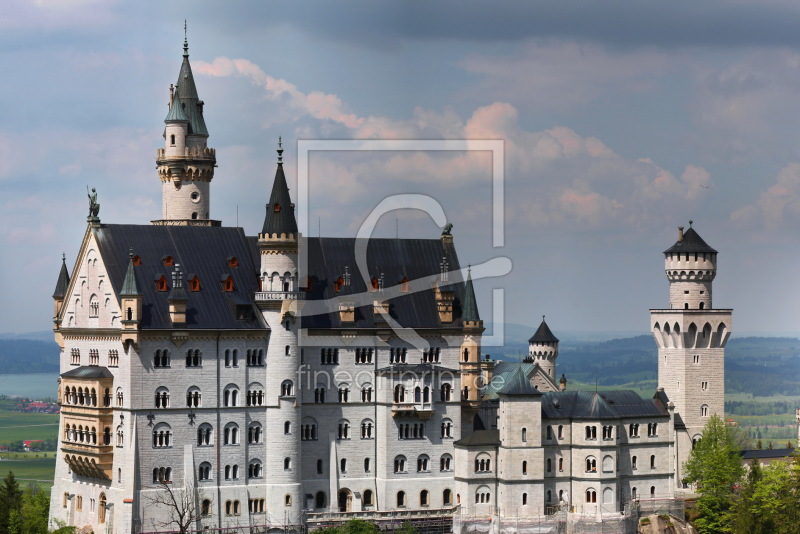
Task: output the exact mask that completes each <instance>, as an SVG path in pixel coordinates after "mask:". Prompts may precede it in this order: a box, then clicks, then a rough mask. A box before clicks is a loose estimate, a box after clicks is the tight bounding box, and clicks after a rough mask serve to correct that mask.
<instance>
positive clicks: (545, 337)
mask: <svg viewBox="0 0 800 534" xmlns="http://www.w3.org/2000/svg"><path fill="white" fill-rule="evenodd" d="M528 343H558V338H557V337H556V336H554V335H553V332H551V331H550V327H549V326H547V323H546V322H544V317H542V324H540V325H539V328H538V329H537V330H536V333H535V334H533V336H531V338H530V339H529V340H528Z"/></svg>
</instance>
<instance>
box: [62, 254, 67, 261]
mask: <svg viewBox="0 0 800 534" xmlns="http://www.w3.org/2000/svg"><path fill="white" fill-rule="evenodd" d="M61 261H63V262H64V263H67V255H66V254H65V253H64V252H62V253H61Z"/></svg>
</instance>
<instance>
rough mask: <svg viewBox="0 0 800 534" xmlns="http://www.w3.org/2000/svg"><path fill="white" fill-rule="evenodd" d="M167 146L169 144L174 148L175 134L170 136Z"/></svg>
mask: <svg viewBox="0 0 800 534" xmlns="http://www.w3.org/2000/svg"><path fill="white" fill-rule="evenodd" d="M169 144H170V146H175V134H170V136H169Z"/></svg>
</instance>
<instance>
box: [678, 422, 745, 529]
mask: <svg viewBox="0 0 800 534" xmlns="http://www.w3.org/2000/svg"><path fill="white" fill-rule="evenodd" d="M740 452H741V451H740V449H739V448H738V447H737V445H736V432H735V431H734V430H733V429H732V428H731V427H729V426H727V425H726V424H725V422H724V421H723V420H722V419H720V417H719V416H718V415H716V414H714V415H712V416H711V418H710V419H709V420H708V423H706V426H705V428H704V429H703V432H702V434H701V435H700V441H699V442H697V444H696V445H695V447H694V449H692V452H691V454H690V455H689V459H688V460H687V461H686V463H685V464H684V471H685V473H686V478H687V480H689V482H693V483H694V484H696V487H697V492H698V493H699V494H700V497H699V498H698V499H697V509H698V511H699V512H700V517H699V518H698V519H697V522H696V527H697V529H698V530H699V531H700V534H716V533H718V532H725V530H726V529H725V526H726V516H728V513H729V511H730V510H731V507H732V505H733V502H734V492H733V490H734V485H735V484H736V483H737V482H739V481H740V480H741V478H742V475H743V474H744V469H743V468H742V463H741V457H740Z"/></svg>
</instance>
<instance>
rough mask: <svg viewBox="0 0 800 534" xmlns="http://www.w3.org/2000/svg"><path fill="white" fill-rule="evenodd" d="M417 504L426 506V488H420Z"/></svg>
mask: <svg viewBox="0 0 800 534" xmlns="http://www.w3.org/2000/svg"><path fill="white" fill-rule="evenodd" d="M419 505H420V506H428V490H422V491H420V492H419Z"/></svg>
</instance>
